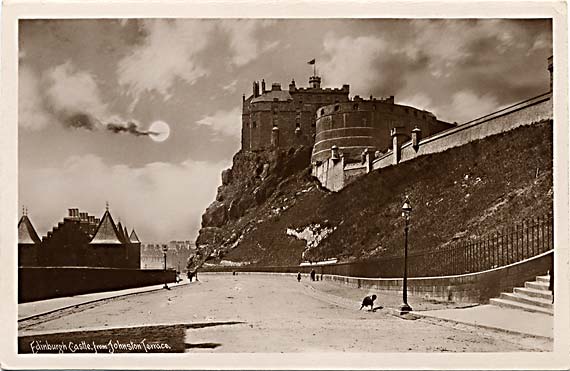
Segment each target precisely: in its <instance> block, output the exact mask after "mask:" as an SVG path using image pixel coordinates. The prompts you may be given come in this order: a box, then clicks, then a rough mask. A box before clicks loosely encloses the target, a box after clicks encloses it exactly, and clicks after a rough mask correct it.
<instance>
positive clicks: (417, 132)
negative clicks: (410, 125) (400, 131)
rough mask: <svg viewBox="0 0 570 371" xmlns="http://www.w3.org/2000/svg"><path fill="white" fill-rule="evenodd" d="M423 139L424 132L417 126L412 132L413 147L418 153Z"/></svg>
mask: <svg viewBox="0 0 570 371" xmlns="http://www.w3.org/2000/svg"><path fill="white" fill-rule="evenodd" d="M421 139H422V130H421V129H420V128H418V127H417V126H416V127H415V128H414V129H413V130H412V147H414V149H415V150H416V152H417V151H418V148H419V146H420V140H421Z"/></svg>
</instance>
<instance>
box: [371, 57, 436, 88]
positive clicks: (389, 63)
mask: <svg viewBox="0 0 570 371" xmlns="http://www.w3.org/2000/svg"><path fill="white" fill-rule="evenodd" d="M430 60H431V58H430V56H429V55H427V54H426V53H424V52H423V51H419V52H418V55H417V56H414V57H410V56H407V55H406V54H405V53H402V52H399V53H392V54H387V55H386V54H385V55H381V56H378V57H377V58H376V59H375V61H374V66H375V68H376V69H377V70H378V71H380V73H379V75H380V77H381V78H380V79H378V80H376V81H374V82H373V83H372V84H371V86H370V94H371V95H374V96H387V95H394V94H396V93H397V92H399V91H401V90H402V89H403V88H404V87H405V86H406V84H407V83H408V81H409V77H408V76H409V74H410V73H411V72H416V71H421V70H426V69H427V68H428V66H429V64H430Z"/></svg>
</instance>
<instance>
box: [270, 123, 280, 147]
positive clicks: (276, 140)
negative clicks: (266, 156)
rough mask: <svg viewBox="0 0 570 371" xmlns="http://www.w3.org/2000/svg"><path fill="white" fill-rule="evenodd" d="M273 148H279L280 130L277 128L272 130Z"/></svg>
mask: <svg viewBox="0 0 570 371" xmlns="http://www.w3.org/2000/svg"><path fill="white" fill-rule="evenodd" d="M271 146H272V147H273V148H277V147H279V128H278V127H277V126H274V127H273V129H272V130H271Z"/></svg>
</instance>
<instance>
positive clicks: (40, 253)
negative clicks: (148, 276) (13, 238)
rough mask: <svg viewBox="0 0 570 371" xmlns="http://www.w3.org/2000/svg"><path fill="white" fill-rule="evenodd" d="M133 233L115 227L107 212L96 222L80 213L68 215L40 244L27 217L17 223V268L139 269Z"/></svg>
mask: <svg viewBox="0 0 570 371" xmlns="http://www.w3.org/2000/svg"><path fill="white" fill-rule="evenodd" d="M140 246H141V241H140V240H139V238H138V236H137V234H136V232H135V230H134V229H133V230H132V231H131V233H130V234H129V233H128V231H127V228H126V227H124V226H123V225H122V224H121V222H119V223H118V224H115V221H114V220H113V217H112V216H111V213H110V211H109V209H108V208H107V210H105V213H104V214H103V216H102V217H101V218H100V219H99V218H95V217H94V216H92V215H89V214H88V213H86V212H80V211H79V209H75V208H74V209H69V214H68V216H66V217H65V218H64V219H63V221H61V222H59V223H58V225H57V226H55V227H54V228H53V229H52V230H51V231H49V232H48V233H47V235H46V236H44V237H43V238H42V239H41V240H40V238H39V237H38V234H37V232H36V230H35V228H34V226H33V225H32V222H31V221H30V219H29V217H28V215H27V213H24V215H22V217H21V219H20V221H19V223H18V265H19V266H21V267H106V268H131V269H139V268H140Z"/></svg>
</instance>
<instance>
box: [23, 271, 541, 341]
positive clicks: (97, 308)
mask: <svg viewBox="0 0 570 371" xmlns="http://www.w3.org/2000/svg"><path fill="white" fill-rule="evenodd" d="M325 284H326V283H324V282H314V283H311V282H307V281H302V282H301V283H298V282H296V280H295V279H294V278H293V277H289V276H285V277H272V276H250V275H239V276H229V275H224V276H222V275H201V276H200V282H198V283H193V284H191V285H185V286H180V287H178V288H174V289H173V290H171V291H167V290H163V291H155V292H149V293H141V294H137V295H132V296H127V297H125V298H118V299H111V300H109V301H106V302H100V303H96V304H94V305H92V306H86V307H84V308H81V307H80V308H78V309H77V310H75V311H74V310H72V311H68V312H67V313H66V315H65V316H62V317H59V318H58V317H57V316H55V317H50V318H51V319H50V318H48V319H49V320H47V321H46V322H39V323H35V324H34V323H25V322H24V323H22V324H21V329H20V335H24V334H32V333H42V332H44V333H45V332H59V331H63V330H73V329H80V330H86V329H108V328H114V327H122V326H140V325H149V324H180V323H184V324H200V325H197V326H193V327H190V328H189V329H188V330H187V333H186V343H187V348H188V351H190V352H327V351H352V352H400V351H413V352H445V351H453V352H478V351H484V352H508V351H520V350H523V351H532V350H537V351H549V350H551V348H552V342H550V341H548V340H545V339H537V338H533V337H530V336H522V335H513V334H507V333H502V332H498V331H494V330H484V329H479V328H475V327H471V326H466V325H458V324H452V323H449V322H445V321H438V320H431V319H426V318H418V317H415V316H409V318H408V319H403V318H401V317H399V316H397V315H395V313H394V311H393V310H392V309H390V308H382V309H379V310H377V311H375V312H370V311H365V310H362V311H359V310H358V308H359V306H360V305H359V302H358V301H356V300H355V299H354V298H355V295H357V294H359V293H352V295H344V296H338V295H333V294H330V292H325V291H326V290H324V291H323V290H321V288H322V287H325V286H324V285H325ZM319 285H320V286H319ZM347 290H350V289H348V288H347ZM353 290H357V289H353Z"/></svg>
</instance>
